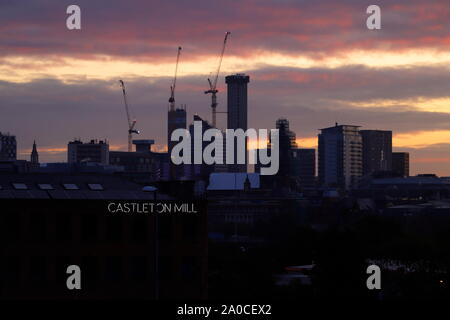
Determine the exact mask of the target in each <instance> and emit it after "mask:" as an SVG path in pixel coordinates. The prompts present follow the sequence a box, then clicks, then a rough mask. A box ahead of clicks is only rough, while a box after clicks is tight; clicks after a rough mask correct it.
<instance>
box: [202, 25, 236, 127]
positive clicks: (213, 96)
mask: <svg viewBox="0 0 450 320" xmlns="http://www.w3.org/2000/svg"><path fill="white" fill-rule="evenodd" d="M230 34H231V33H230V32H226V33H225V38H224V39H223V45H222V51H221V52H220V56H219V65H218V66H217V69H216V73H215V74H214V77H213V79H212V81H211V79H209V78H208V83H209V89H208V90H206V91H205V94H208V93H211V109H212V126H213V127H215V126H216V108H217V96H216V94H217V92H219V90H217V79H218V78H219V73H220V67H221V65H222V59H223V54H224V53H225V46H226V44H227V39H228V36H229V35H230Z"/></svg>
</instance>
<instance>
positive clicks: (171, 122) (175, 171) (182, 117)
mask: <svg viewBox="0 0 450 320" xmlns="http://www.w3.org/2000/svg"><path fill="white" fill-rule="evenodd" d="M176 129H186V108H185V107H180V108H177V109H175V110H170V109H169V111H168V113H167V152H168V155H169V169H170V179H172V180H176V179H179V178H180V177H181V176H183V174H184V173H183V170H184V168H183V165H175V164H173V162H172V161H170V157H171V154H172V149H173V147H174V146H175V145H176V144H177V143H178V142H177V141H171V136H172V132H174V131H175V130H176Z"/></svg>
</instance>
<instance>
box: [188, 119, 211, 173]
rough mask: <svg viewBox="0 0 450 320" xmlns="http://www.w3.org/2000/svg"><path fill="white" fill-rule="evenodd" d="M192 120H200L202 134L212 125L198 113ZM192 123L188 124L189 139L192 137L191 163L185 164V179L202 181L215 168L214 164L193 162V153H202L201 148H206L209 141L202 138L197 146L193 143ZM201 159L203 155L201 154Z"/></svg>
mask: <svg viewBox="0 0 450 320" xmlns="http://www.w3.org/2000/svg"><path fill="white" fill-rule="evenodd" d="M193 121H194V122H196V121H200V122H201V124H202V132H201V134H202V136H203V134H204V133H205V131H206V130H208V129H211V128H212V126H211V125H210V124H209V123H208V121H206V120H203V119H202V118H201V117H200V116H198V115H194V118H193ZM194 126H195V125H194V123H192V124H190V125H189V133H190V135H191V139H192V143H191V164H190V165H186V166H185V167H186V173H187V175H186V177H185V178H187V179H192V180H204V181H208V177H209V175H210V174H211V173H212V172H214V170H215V165H213V164H211V165H209V164H206V163H204V162H203V160H202V163H201V164H195V163H194V162H195V161H194V160H195V158H194V157H195V153H196V152H198V153H201V154H202V155H203V150H204V149H205V148H206V146H207V145H208V144H210V142H208V141H203V139H202V145H201V146H199V145H197V144H195V143H194V141H193V139H194V137H195V135H194V128H195V127H194ZM202 159H203V156H202Z"/></svg>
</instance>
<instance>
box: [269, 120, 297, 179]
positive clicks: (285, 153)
mask: <svg viewBox="0 0 450 320" xmlns="http://www.w3.org/2000/svg"><path fill="white" fill-rule="evenodd" d="M275 125H276V128H277V129H278V130H279V131H278V139H279V140H278V145H279V163H280V165H279V169H278V175H280V176H292V175H294V168H293V160H292V157H293V155H294V154H293V153H292V149H295V148H297V142H296V141H295V133H294V132H292V131H291V130H289V121H288V120H287V119H284V118H280V119H278V120H277V121H276V124H275ZM271 148H272V135H270V136H269V149H271Z"/></svg>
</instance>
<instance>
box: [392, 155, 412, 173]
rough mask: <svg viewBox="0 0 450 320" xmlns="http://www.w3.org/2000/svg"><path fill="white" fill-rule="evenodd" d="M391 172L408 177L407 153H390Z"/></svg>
mask: <svg viewBox="0 0 450 320" xmlns="http://www.w3.org/2000/svg"><path fill="white" fill-rule="evenodd" d="M392 171H394V172H395V173H397V174H399V175H401V176H402V177H409V153H408V152H393V153H392Z"/></svg>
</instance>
